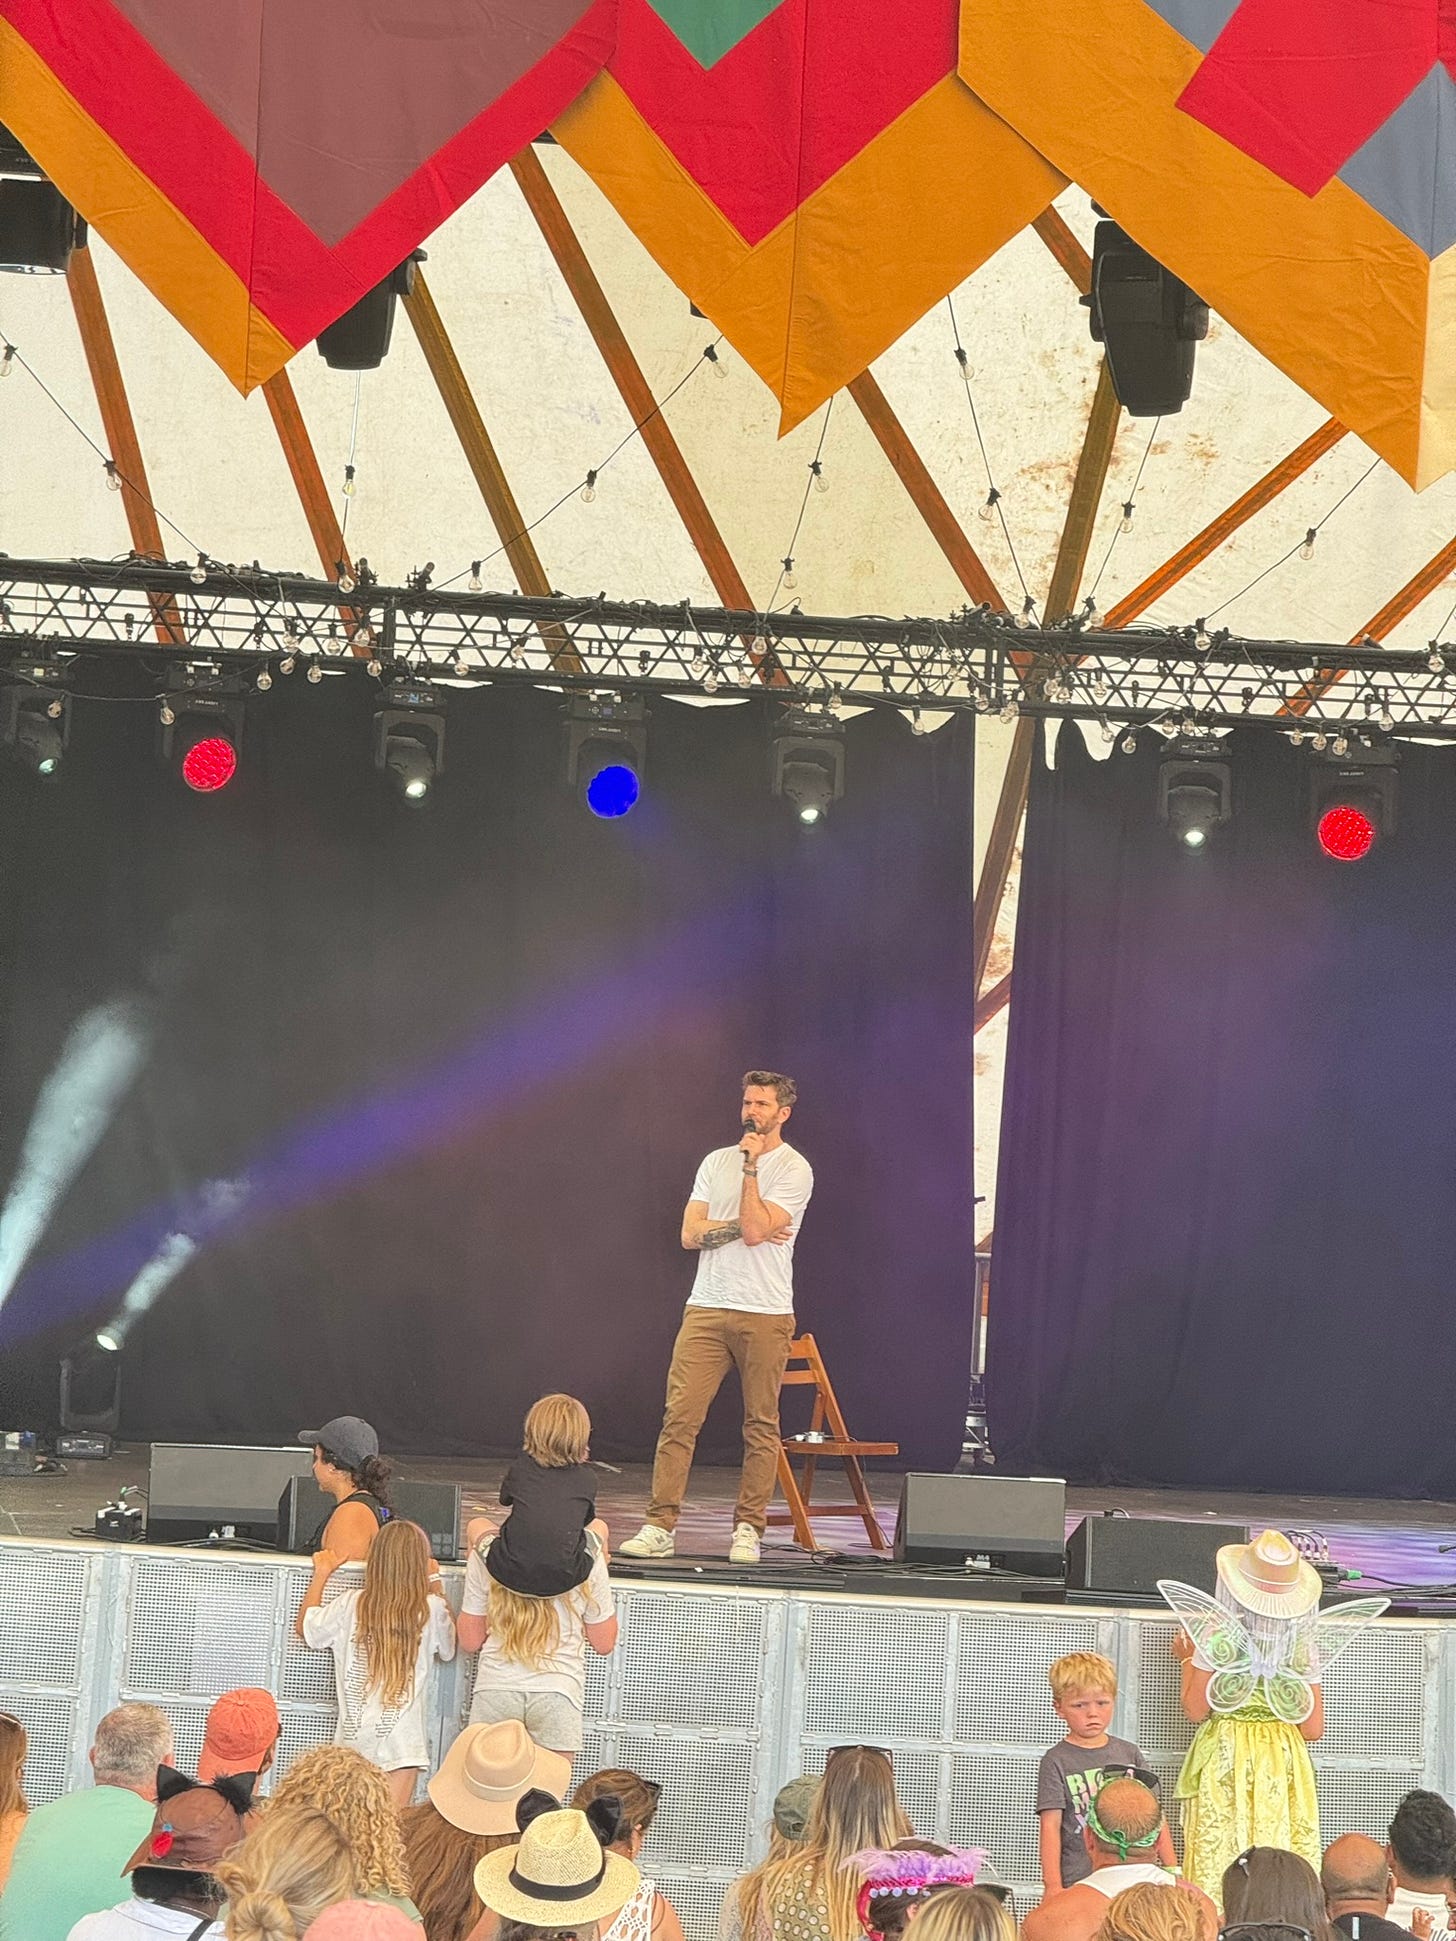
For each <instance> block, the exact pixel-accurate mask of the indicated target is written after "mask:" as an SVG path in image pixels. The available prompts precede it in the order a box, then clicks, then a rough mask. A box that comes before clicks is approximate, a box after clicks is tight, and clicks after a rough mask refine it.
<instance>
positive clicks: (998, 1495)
mask: <svg viewBox="0 0 1456 1941" xmlns="http://www.w3.org/2000/svg"><path fill="white" fill-rule="evenodd" d="M1066 1541H1067V1486H1066V1484H1065V1483H1064V1482H1063V1481H1062V1480H1061V1478H1060V1477H1057V1476H1000V1475H997V1476H987V1475H980V1474H976V1475H967V1476H956V1475H951V1476H930V1475H914V1474H912V1475H909V1476H907V1477H906V1478H905V1479H904V1481H903V1482H902V1483H901V1485H900V1514H899V1518H898V1520H897V1522H896V1524H895V1557H896V1560H897V1561H898V1562H900V1563H911V1564H950V1565H961V1564H964V1562H965V1561H966V1559H967V1558H968V1557H976V1558H980V1557H984V1558H986V1559H987V1560H988V1561H989V1563H990V1564H991V1565H992V1566H993V1567H995V1568H998V1569H1002V1570H1015V1571H1020V1572H1023V1573H1024V1574H1026V1575H1028V1576H1034V1577H1060V1576H1061V1574H1062V1557H1063V1552H1064V1551H1065V1548H1066Z"/></svg>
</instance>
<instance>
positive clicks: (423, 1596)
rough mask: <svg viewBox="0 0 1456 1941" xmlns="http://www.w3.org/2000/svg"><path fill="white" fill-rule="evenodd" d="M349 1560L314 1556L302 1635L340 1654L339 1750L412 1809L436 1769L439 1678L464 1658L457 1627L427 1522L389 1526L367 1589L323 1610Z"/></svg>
mask: <svg viewBox="0 0 1456 1941" xmlns="http://www.w3.org/2000/svg"><path fill="white" fill-rule="evenodd" d="M342 1561H343V1559H342V1558H341V1557H340V1556H338V1555H337V1554H336V1553H335V1552H333V1551H331V1550H321V1551H319V1553H318V1555H317V1556H316V1557H315V1558H314V1560H313V1576H312V1578H311V1579H310V1580H309V1586H308V1590H307V1591H306V1592H305V1593H304V1599H303V1602H302V1604H301V1605H300V1606H299V1608H298V1617H297V1620H296V1622H295V1629H296V1630H297V1632H298V1635H299V1637H300V1638H302V1639H303V1641H304V1643H305V1644H306V1645H310V1646H312V1647H313V1649H314V1650H316V1651H325V1650H327V1651H332V1652H333V1654H334V1684H335V1687H336V1690H337V1695H338V1704H339V1723H338V1729H337V1731H336V1733H335V1735H334V1737H335V1743H336V1744H338V1745H341V1746H353V1747H355V1748H356V1749H357V1750H358V1751H359V1752H361V1753H363V1755H364V1757H365V1758H366V1759H370V1760H372V1761H373V1762H374V1764H375V1765H376V1766H379V1767H380V1768H381V1769H382V1770H383V1771H384V1772H386V1773H387V1774H388V1775H389V1788H390V1796H391V1798H392V1799H393V1800H394V1803H395V1805H396V1806H408V1805H409V1803H410V1800H411V1799H412V1798H413V1797H414V1790H415V1785H416V1782H417V1781H418V1779H419V1776H420V1774H421V1773H422V1772H423V1771H424V1769H425V1767H426V1766H427V1765H428V1764H429V1757H430V1755H429V1746H428V1743H427V1741H426V1736H425V1704H426V1700H427V1699H428V1697H429V1690H430V1675H431V1672H432V1670H433V1668H434V1665H435V1661H436V1660H437V1659H439V1660H441V1661H442V1662H444V1661H448V1660H449V1659H451V1658H453V1657H454V1656H455V1620H454V1619H453V1618H452V1617H451V1615H450V1606H449V1605H448V1604H447V1603H446V1602H445V1596H444V1589H443V1586H442V1585H441V1582H440V1572H439V1567H438V1566H437V1565H436V1563H435V1561H434V1559H433V1558H432V1557H431V1555H430V1540H429V1538H428V1537H427V1536H426V1535H425V1533H424V1531H423V1530H422V1529H421V1528H420V1526H419V1525H418V1523H407V1522H404V1521H399V1522H394V1523H389V1524H386V1525H385V1527H384V1529H382V1530H381V1531H380V1532H379V1535H378V1536H377V1537H376V1538H375V1540H374V1543H373V1544H372V1546H371V1547H370V1551H369V1555H368V1556H367V1557H366V1558H365V1560H364V1582H363V1584H362V1585H361V1586H360V1587H358V1588H357V1589H353V1590H346V1591H341V1592H340V1593H339V1595H338V1596H337V1597H336V1598H335V1599H334V1600H333V1602H332V1603H331V1604H324V1603H323V1594H324V1585H325V1584H326V1583H327V1582H328V1580H329V1578H330V1577H332V1575H333V1574H334V1572H335V1571H336V1570H337V1569H338V1567H339V1565H340V1563H342Z"/></svg>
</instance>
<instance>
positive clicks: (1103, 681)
mask: <svg viewBox="0 0 1456 1941" xmlns="http://www.w3.org/2000/svg"><path fill="white" fill-rule="evenodd" d="M1108 685H1109V684H1108V679H1107V676H1106V675H1105V674H1104V673H1103V672H1102V671H1101V669H1100V668H1099V669H1098V671H1097V672H1096V673H1095V674H1094V675H1093V676H1092V699H1093V700H1094V701H1105V700H1106V699H1107V692H1108Z"/></svg>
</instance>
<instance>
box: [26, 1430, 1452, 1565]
mask: <svg viewBox="0 0 1456 1941" xmlns="http://www.w3.org/2000/svg"><path fill="white" fill-rule="evenodd" d="M147 1459H148V1452H147V1446H146V1444H145V1443H137V1444H133V1445H129V1446H127V1447H125V1448H119V1449H118V1450H117V1451H116V1453H115V1455H114V1456H113V1457H112V1459H111V1460H110V1461H109V1462H104V1463H97V1462H92V1463H71V1464H70V1465H69V1466H68V1471H67V1473H66V1474H65V1475H43V1476H23V1477H16V1476H0V1532H3V1533H4V1534H6V1535H9V1536H19V1537H40V1538H52V1539H53V1538H57V1537H66V1536H70V1535H72V1534H76V1533H79V1534H83V1535H84V1534H85V1533H86V1531H87V1530H88V1529H89V1527H90V1524H91V1520H92V1517H93V1514H94V1512H95V1511H96V1509H97V1508H98V1507H99V1505H100V1504H101V1503H102V1502H103V1501H105V1500H106V1498H107V1497H109V1496H114V1495H115V1493H116V1491H117V1490H118V1489H120V1488H121V1486H122V1485H123V1484H125V1483H137V1484H140V1485H142V1487H143V1488H145V1486H146V1480H147ZM400 1468H401V1472H402V1473H403V1474H406V1475H409V1476H411V1477H415V1478H417V1479H419V1480H421V1481H451V1482H459V1483H460V1484H461V1485H462V1489H463V1497H462V1501H463V1513H464V1515H466V1516H470V1515H473V1514H474V1513H475V1512H476V1511H477V1510H486V1511H489V1510H491V1509H492V1508H493V1507H494V1506H495V1497H496V1491H497V1489H498V1487H499V1484H500V1479H501V1477H502V1475H503V1474H504V1473H505V1469H506V1464H505V1463H504V1462H500V1461H492V1462H472V1461H466V1460H463V1459H456V1460H447V1461H440V1462H434V1461H425V1460H423V1459H421V1460H417V1461H410V1462H408V1463H402V1464H401V1465H400ZM824 1481H825V1488H824V1494H825V1496H826V1497H827V1498H829V1499H831V1500H847V1494H846V1492H844V1490H843V1489H842V1487H839V1488H836V1484H837V1482H838V1479H837V1478H836V1477H835V1476H834V1474H833V1473H832V1470H831V1472H830V1473H828V1474H827V1475H826V1477H825V1479H824ZM736 1483H737V1473H736V1471H734V1470H731V1469H711V1468H700V1469H695V1470H694V1471H693V1476H692V1484H691V1490H690V1494H689V1497H688V1500H687V1503H686V1505H685V1506H684V1510H683V1518H682V1522H681V1524H680V1525H679V1527H678V1553H679V1555H681V1556H688V1557H722V1556H724V1555H726V1553H727V1549H728V1540H729V1537H730V1535H731V1527H730V1526H731V1519H732V1510H733V1497H734V1490H735V1487H736ZM647 1484H648V1472H647V1470H646V1468H645V1467H635V1466H634V1467H631V1468H628V1469H626V1470H624V1471H623V1472H622V1473H621V1475H610V1474H608V1473H606V1472H603V1475H602V1488H601V1494H600V1496H599V1498H598V1507H599V1509H600V1511H601V1514H602V1515H603V1516H605V1517H606V1519H607V1522H608V1524H609V1525H610V1526H611V1529H612V1532H613V1537H614V1539H615V1540H617V1541H620V1540H621V1539H622V1538H623V1537H626V1536H630V1535H631V1533H632V1532H633V1531H634V1530H635V1529H636V1528H637V1526H638V1525H639V1523H640V1522H641V1521H642V1514H643V1510H644V1507H645V1505H646V1502H647ZM816 1488H817V1485H816ZM870 1488H871V1493H872V1494H873V1497H874V1500H875V1503H876V1506H877V1508H878V1510H879V1515H880V1521H881V1524H882V1525H883V1527H884V1530H885V1534H886V1535H887V1536H890V1535H892V1534H893V1531H894V1524H895V1504H896V1501H897V1499H898V1496H899V1491H900V1478H899V1476H898V1474H896V1473H892V1472H889V1471H885V1470H879V1471H876V1472H875V1473H874V1474H873V1475H872V1476H871V1479H870ZM1102 1510H1123V1511H1126V1513H1127V1514H1128V1515H1129V1516H1151V1517H1205V1516H1206V1517H1210V1518H1213V1519H1215V1520H1218V1521H1226V1522H1235V1523H1250V1524H1254V1525H1256V1526H1262V1525H1264V1524H1273V1525H1275V1526H1277V1527H1278V1528H1280V1529H1285V1530H1314V1531H1318V1532H1319V1533H1320V1534H1321V1535H1322V1536H1323V1537H1324V1538H1325V1539H1326V1540H1327V1542H1328V1544H1329V1548H1330V1555H1331V1558H1332V1560H1333V1561H1334V1562H1335V1563H1336V1564H1339V1565H1340V1566H1341V1567H1342V1568H1344V1569H1346V1570H1354V1571H1359V1572H1360V1573H1361V1575H1362V1576H1363V1577H1366V1578H1368V1579H1369V1580H1370V1581H1371V1584H1372V1588H1374V1587H1378V1586H1380V1585H1382V1584H1451V1583H1456V1554H1453V1555H1452V1556H1444V1557H1443V1556H1441V1555H1440V1554H1439V1552H1438V1550H1437V1546H1438V1545H1439V1544H1441V1543H1443V1542H1447V1541H1451V1540H1453V1539H1456V1503H1435V1502H1431V1503H1409V1502H1380V1501H1377V1500H1374V1499H1370V1498H1364V1497H1339V1496H1275V1495H1257V1494H1253V1493H1247V1494H1241V1493H1239V1492H1236V1491H1207V1490H1205V1491H1187V1490H1129V1489H1118V1488H1098V1489H1069V1490H1068V1491H1067V1525H1068V1528H1069V1529H1070V1528H1071V1526H1072V1525H1073V1524H1074V1523H1075V1522H1076V1521H1077V1520H1078V1519H1079V1518H1081V1517H1083V1516H1086V1515H1088V1514H1089V1513H1095V1512H1097V1511H1102ZM819 1534H820V1541H821V1542H822V1543H823V1544H824V1545H825V1547H826V1548H829V1549H835V1550H843V1551H847V1552H854V1553H864V1554H868V1552H869V1548H870V1546H869V1543H868V1541H867V1540H866V1537H865V1534H864V1531H863V1529H862V1527H861V1526H860V1524H859V1523H858V1521H857V1520H855V1519H851V1518H848V1517H836V1518H834V1519H832V1520H831V1521H827V1522H825V1523H822V1524H820V1526H819ZM800 1554H801V1553H800V1552H799V1551H797V1550H796V1548H795V1547H794V1545H793V1543H792V1542H791V1540H790V1535H789V1531H788V1530H787V1528H775V1529H771V1530H770V1531H769V1533H768V1535H767V1537H766V1539H765V1542H764V1557H765V1559H782V1560H783V1561H785V1562H787V1561H790V1560H791V1559H793V1558H795V1557H797V1556H799V1555H800Z"/></svg>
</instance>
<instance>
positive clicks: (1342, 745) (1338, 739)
mask: <svg viewBox="0 0 1456 1941" xmlns="http://www.w3.org/2000/svg"><path fill="white" fill-rule="evenodd" d="M1349 752H1350V744H1349V742H1348V741H1347V740H1346V739H1345V737H1344V736H1343V735H1336V736H1335V738H1334V740H1333V741H1332V742H1331V743H1330V753H1331V754H1332V755H1348V754H1349Z"/></svg>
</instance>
